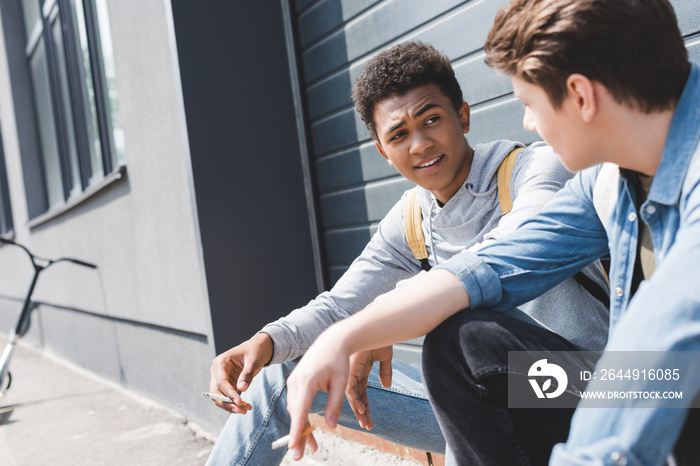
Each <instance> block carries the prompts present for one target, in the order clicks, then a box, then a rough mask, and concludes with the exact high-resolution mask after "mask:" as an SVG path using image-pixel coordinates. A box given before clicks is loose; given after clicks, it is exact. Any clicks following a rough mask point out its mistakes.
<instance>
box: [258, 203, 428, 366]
mask: <svg viewBox="0 0 700 466" xmlns="http://www.w3.org/2000/svg"><path fill="white" fill-rule="evenodd" d="M402 210H403V199H401V201H399V202H398V203H397V204H396V205H395V206H394V207H393V208H392V209H391V211H390V212H389V213H388V214H387V215H386V217H385V218H384V219H383V220H382V221H381V223H380V224H379V227H378V229H377V232H376V233H375V234H374V235H373V237H372V239H371V240H370V242H369V243H368V244H367V246H366V247H365V249H364V250H363V252H362V253H361V254H360V256H359V257H358V258H357V259H355V261H353V263H352V264H351V265H350V267H349V268H348V270H347V271H346V272H345V273H344V274H343V276H342V277H341V278H340V279H339V280H338V282H337V283H336V284H335V285H334V286H333V288H332V289H331V290H330V291H326V292H324V293H321V294H320V295H319V296H318V297H316V298H315V299H314V300H312V301H311V302H309V303H308V304H307V305H306V306H304V307H302V308H299V309H296V310H294V311H293V312H291V313H290V314H288V315H287V316H285V317H282V318H280V319H278V320H276V321H274V322H272V323H270V324H268V325H266V326H265V327H264V328H263V329H262V330H261V332H264V333H266V334H268V335H269V336H270V337H271V339H272V341H273V342H274V354H273V356H272V360H271V361H270V363H271V364H274V363H281V362H284V361H288V360H291V359H296V358H298V357H299V356H301V355H302V354H304V352H305V351H306V350H307V349H308V348H309V346H311V344H312V343H313V342H314V341H315V340H316V338H317V337H318V335H320V334H321V332H323V331H324V330H325V329H326V328H328V327H329V326H331V325H332V324H333V323H335V322H338V321H339V320H342V319H344V318H346V317H348V316H350V315H352V314H354V313H356V312H357V311H359V310H360V309H362V308H364V307H365V306H367V305H368V304H369V303H371V302H372V301H373V300H374V299H375V298H376V297H377V296H379V295H382V294H384V293H386V292H388V291H391V290H392V289H393V288H394V286H396V283H398V282H399V281H401V280H405V279H407V278H410V277H411V276H413V275H415V274H416V273H418V272H419V271H420V267H419V265H418V263H417V262H416V261H415V260H414V259H413V256H412V255H411V252H410V249H409V248H408V244H407V243H406V239H405V235H404V232H403V223H402V220H401V214H402Z"/></svg>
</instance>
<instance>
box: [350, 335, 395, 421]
mask: <svg viewBox="0 0 700 466" xmlns="http://www.w3.org/2000/svg"><path fill="white" fill-rule="evenodd" d="M393 356H394V348H393V347H392V346H385V347H383V348H377V349H373V350H367V351H358V352H357V353H355V354H353V355H352V356H350V374H349V379H348V384H347V386H346V387H345V396H346V397H347V399H348V402H349V403H350V407H351V408H352V411H353V412H354V413H355V417H356V418H357V420H358V421H359V423H360V427H363V428H365V429H367V430H371V429H372V427H373V425H374V423H373V422H372V418H371V417H370V414H369V400H368V398H367V380H368V378H369V373H370V371H371V370H372V365H373V364H374V363H375V362H376V361H379V380H381V382H382V385H383V386H385V387H387V388H389V387H391V359H392V358H393Z"/></svg>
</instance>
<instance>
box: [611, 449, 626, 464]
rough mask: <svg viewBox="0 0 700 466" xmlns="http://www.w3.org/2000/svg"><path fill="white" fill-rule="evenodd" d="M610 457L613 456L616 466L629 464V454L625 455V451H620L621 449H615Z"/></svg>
mask: <svg viewBox="0 0 700 466" xmlns="http://www.w3.org/2000/svg"><path fill="white" fill-rule="evenodd" d="M610 458H612V460H613V463H615V465H616V466H626V465H627V456H625V454H624V453H620V452H619V451H614V452H612V454H611V455H610Z"/></svg>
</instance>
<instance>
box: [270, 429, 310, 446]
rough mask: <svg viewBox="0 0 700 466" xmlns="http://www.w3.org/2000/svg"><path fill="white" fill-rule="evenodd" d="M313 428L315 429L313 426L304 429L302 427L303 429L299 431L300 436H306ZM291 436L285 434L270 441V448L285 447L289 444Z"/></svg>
mask: <svg viewBox="0 0 700 466" xmlns="http://www.w3.org/2000/svg"><path fill="white" fill-rule="evenodd" d="M314 429H315V427H314V426H309V427H307V428H306V429H304V430H302V431H301V436H302V437H306V436H307V435H309V434H310V433H311V432H313V431H314ZM291 438H292V436H291V435H285V436H284V437H282V438H280V439H277V440H275V441H274V442H272V449H273V450H276V449H278V448H282V447H286V446H287V445H288V444H289V440H290V439H291Z"/></svg>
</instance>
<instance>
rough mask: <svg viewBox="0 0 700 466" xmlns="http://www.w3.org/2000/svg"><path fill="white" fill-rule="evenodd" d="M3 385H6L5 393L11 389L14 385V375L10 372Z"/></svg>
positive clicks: (3, 388)
mask: <svg viewBox="0 0 700 466" xmlns="http://www.w3.org/2000/svg"><path fill="white" fill-rule="evenodd" d="M3 385H5V386H4V387H2V391H3V392H4V391H5V390H7V389H8V388H10V385H12V373H11V372H9V371H8V372H7V377H6V378H5V380H4V382H3Z"/></svg>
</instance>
